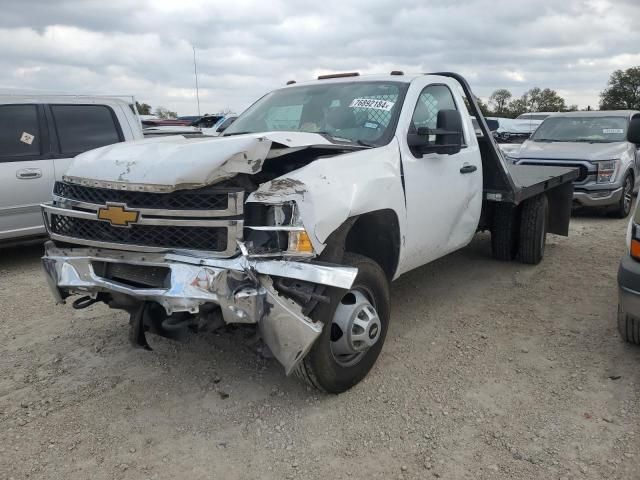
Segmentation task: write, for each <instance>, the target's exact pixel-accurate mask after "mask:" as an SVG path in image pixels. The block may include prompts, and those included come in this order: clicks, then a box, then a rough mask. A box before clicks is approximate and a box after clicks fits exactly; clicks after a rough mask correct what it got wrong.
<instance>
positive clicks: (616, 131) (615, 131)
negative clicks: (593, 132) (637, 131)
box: [602, 128, 624, 135]
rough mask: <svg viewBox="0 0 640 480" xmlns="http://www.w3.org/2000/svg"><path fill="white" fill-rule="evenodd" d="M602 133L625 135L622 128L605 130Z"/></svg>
mask: <svg viewBox="0 0 640 480" xmlns="http://www.w3.org/2000/svg"><path fill="white" fill-rule="evenodd" d="M602 133H604V134H605V135H606V134H607V133H624V130H623V129H621V128H603V129H602Z"/></svg>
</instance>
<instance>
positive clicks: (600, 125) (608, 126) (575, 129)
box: [531, 116, 629, 143]
mask: <svg viewBox="0 0 640 480" xmlns="http://www.w3.org/2000/svg"><path fill="white" fill-rule="evenodd" d="M628 124H629V119H628V118H626V117H599V116H594V117H550V118H547V119H546V120H545V121H544V122H542V124H541V125H540V126H539V127H538V129H537V130H536V132H535V133H534V134H533V136H532V137H531V139H532V140H534V141H537V142H543V141H549V142H594V143H595V142H597V143H611V142H623V141H625V139H626V135H627V125H628Z"/></svg>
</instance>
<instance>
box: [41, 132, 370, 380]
mask: <svg viewBox="0 0 640 480" xmlns="http://www.w3.org/2000/svg"><path fill="white" fill-rule="evenodd" d="M363 148H364V147H361V146H353V145H333V144H331V143H330V142H328V141H327V140H326V139H325V138H324V137H322V136H320V135H317V134H304V133H295V134H294V133H270V134H268V135H264V136H261V135H253V136H238V137H225V138H220V139H213V140H211V139H210V140H206V139H205V140H202V139H195V140H192V141H191V140H188V139H184V138H172V139H156V140H154V141H148V140H144V141H140V142H131V143H125V144H121V145H112V146H109V147H104V148H102V149H98V150H94V151H91V152H87V153H85V154H82V155H80V156H78V157H77V158H76V159H75V160H74V162H73V164H72V165H71V167H70V168H69V170H68V171H67V172H66V175H65V176H64V177H63V181H62V182H56V184H55V186H54V191H53V203H52V204H51V205H43V206H42V208H43V217H44V223H45V226H46V228H47V231H48V233H49V236H50V238H51V242H49V243H47V246H46V253H45V256H44V257H43V264H44V269H45V272H46V275H47V279H48V282H49V284H50V286H51V288H52V291H53V292H54V295H55V296H56V299H57V300H58V301H59V302H64V301H65V299H66V298H67V297H69V296H71V295H81V296H82V297H81V298H79V299H77V300H76V301H75V302H74V307H75V308H84V307H86V306H88V305H90V304H91V303H94V302H98V301H100V302H104V303H106V304H108V305H109V306H110V307H111V308H116V309H122V310H126V311H127V312H129V314H130V315H131V324H132V326H131V335H130V337H131V339H132V341H133V342H134V343H135V344H137V345H141V346H148V345H147V343H146V339H145V332H153V333H157V334H160V335H163V336H166V337H170V338H179V337H180V336H181V335H183V334H184V333H185V332H186V331H188V330H189V328H191V329H194V328H195V329H201V327H203V328H206V327H207V326H209V327H211V325H215V326H216V327H219V326H221V325H224V324H253V325H255V326H256V327H257V329H258V331H259V334H260V337H261V338H262V340H263V341H264V343H265V344H266V346H267V347H268V348H269V350H270V351H271V353H272V354H273V356H275V357H276V358H277V359H278V361H280V363H281V364H282V365H283V366H284V368H285V371H286V373H287V374H289V373H290V372H291V371H292V370H293V369H294V368H295V367H296V365H297V364H298V362H299V361H300V360H301V359H302V358H303V357H304V356H305V355H306V354H307V352H308V351H309V349H310V348H311V346H312V345H313V343H314V341H315V340H316V339H317V337H318V336H319V335H320V333H321V331H322V328H323V325H322V324H320V323H316V322H314V321H312V320H311V319H310V318H309V315H310V313H311V311H312V310H313V308H314V307H315V305H317V303H318V302H322V301H328V299H327V297H326V296H324V290H325V288H326V287H336V288H340V289H349V288H350V287H351V285H352V283H353V281H354V279H355V276H356V274H357V270H356V269H354V268H344V267H341V266H334V265H326V264H320V263H316V262H315V260H314V259H316V257H317V256H318V255H319V254H321V253H322V248H323V245H322V244H321V243H320V242H319V240H318V238H317V236H316V235H315V233H314V230H313V229H311V230H307V229H306V228H305V225H304V222H303V221H302V218H301V215H300V210H299V206H300V205H299V204H298V203H297V200H300V199H299V198H296V199H292V198H288V196H289V194H291V193H295V194H296V195H304V188H303V187H304V186H303V185H302V186H301V185H300V182H296V181H293V180H290V179H289V180H287V179H286V178H285V179H283V178H282V177H283V175H286V174H288V173H290V172H293V171H296V170H298V169H300V168H302V167H304V166H305V165H309V164H310V163H313V162H314V161H315V160H316V159H317V158H319V157H326V156H332V155H340V154H344V153H349V152H353V151H354V150H356V151H357V150H362V149H363ZM185 158H187V159H188V161H185ZM265 184H269V185H270V186H271V189H272V190H271V191H270V195H269V196H268V198H267V197H266V196H264V194H260V193H258V190H259V188H260V186H261V185H265ZM276 190H277V191H276ZM253 194H256V195H255V198H252V195H253ZM260 195H263V197H264V198H263V197H261V196H260ZM307 223H309V221H308V222H307ZM309 225H311V226H312V225H313V222H311V223H310V224H309ZM309 225H307V226H308V227H309ZM321 258H322V257H321Z"/></svg>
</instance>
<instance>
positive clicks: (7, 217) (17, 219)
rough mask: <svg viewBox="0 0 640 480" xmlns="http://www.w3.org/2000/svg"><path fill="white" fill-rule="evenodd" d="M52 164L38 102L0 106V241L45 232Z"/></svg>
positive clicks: (45, 129)
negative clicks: (44, 212) (44, 213)
mask: <svg viewBox="0 0 640 480" xmlns="http://www.w3.org/2000/svg"><path fill="white" fill-rule="evenodd" d="M53 177H54V166H53V159H52V158H51V154H50V149H49V138H48V129H47V126H46V122H45V119H44V110H43V107H42V106H41V105H35V104H8V105H0V240H8V239H14V238H20V237H28V236H32V235H39V234H43V233H45V229H44V225H43V222H42V213H41V211H40V204H41V203H45V202H50V201H51V190H52V187H53Z"/></svg>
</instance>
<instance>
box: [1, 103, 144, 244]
mask: <svg viewBox="0 0 640 480" xmlns="http://www.w3.org/2000/svg"><path fill="white" fill-rule="evenodd" d="M132 105H133V102H132V101H127V100H124V99H120V98H111V97H87V96H48V95H27V96H24V95H0V187H1V188H0V244H6V243H8V242H15V241H21V240H24V239H25V238H28V237H34V236H38V235H44V234H45V228H44V225H43V221H42V213H41V210H40V204H41V203H49V202H51V191H52V189H53V184H54V182H55V181H60V180H62V176H63V174H64V172H65V170H66V169H67V167H68V166H69V163H71V160H72V158H73V157H75V156H76V155H78V154H80V153H82V152H85V151H87V150H93V149H95V148H97V147H102V146H104V145H109V144H112V143H117V142H122V141H125V140H134V139H140V138H142V129H141V128H140V122H139V120H138V118H137V114H136V113H134V110H133V109H132Z"/></svg>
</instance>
